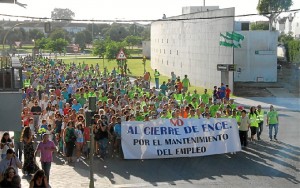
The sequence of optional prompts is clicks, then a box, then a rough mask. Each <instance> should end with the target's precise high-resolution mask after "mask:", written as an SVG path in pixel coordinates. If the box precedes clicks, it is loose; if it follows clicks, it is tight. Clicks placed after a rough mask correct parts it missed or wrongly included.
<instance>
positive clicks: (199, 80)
mask: <svg viewBox="0 0 300 188" xmlns="http://www.w3.org/2000/svg"><path fill="white" fill-rule="evenodd" d="M233 15H234V8H228V9H221V10H213V11H208V12H199V13H194V14H187V15H181V16H177V17H171V19H178V18H180V19H189V18H199V17H201V18H211V17H216V16H217V17H218V16H233ZM233 28H234V19H233V17H226V18H222V19H193V20H184V21H183V20H179V21H167V20H166V21H157V22H153V23H152V25H151V67H152V68H153V69H158V70H159V71H160V73H161V74H164V75H167V76H170V75H171V72H172V71H174V73H175V74H176V75H177V76H180V77H181V78H183V76H184V75H185V74H187V75H188V77H189V78H190V82H191V84H193V85H196V86H202V87H206V88H212V87H213V86H214V85H220V83H221V82H222V80H221V72H219V71H217V64H232V62H233V53H232V49H231V48H228V47H222V46H219V41H220V33H225V32H226V31H232V30H233ZM230 75H232V73H229V76H228V77H229V81H228V83H226V84H229V85H233V80H232V76H230Z"/></svg>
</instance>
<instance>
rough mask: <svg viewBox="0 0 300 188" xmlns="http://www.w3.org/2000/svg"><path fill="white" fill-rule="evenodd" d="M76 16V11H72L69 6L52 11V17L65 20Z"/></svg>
mask: <svg viewBox="0 0 300 188" xmlns="http://www.w3.org/2000/svg"><path fill="white" fill-rule="evenodd" d="M74 17H75V13H74V12H73V11H71V10H70V9H68V8H65V9H63V8H55V9H54V10H53V11H52V12H51V18H52V19H54V20H55V19H64V20H68V19H73V18H74Z"/></svg>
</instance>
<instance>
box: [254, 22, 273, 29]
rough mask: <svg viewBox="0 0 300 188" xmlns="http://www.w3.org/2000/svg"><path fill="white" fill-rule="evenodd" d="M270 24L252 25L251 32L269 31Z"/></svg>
mask: <svg viewBox="0 0 300 188" xmlns="http://www.w3.org/2000/svg"><path fill="white" fill-rule="evenodd" d="M268 29H269V24H268V23H251V24H250V30H268Z"/></svg>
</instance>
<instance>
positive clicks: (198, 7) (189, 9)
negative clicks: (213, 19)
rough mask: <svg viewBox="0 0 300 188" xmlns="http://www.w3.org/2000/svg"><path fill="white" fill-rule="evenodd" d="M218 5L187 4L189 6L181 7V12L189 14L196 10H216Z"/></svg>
mask: <svg viewBox="0 0 300 188" xmlns="http://www.w3.org/2000/svg"><path fill="white" fill-rule="evenodd" d="M217 9H219V6H205V7H204V6H189V7H182V14H191V13H196V12H204V11H208V10H209V11H211V10H217Z"/></svg>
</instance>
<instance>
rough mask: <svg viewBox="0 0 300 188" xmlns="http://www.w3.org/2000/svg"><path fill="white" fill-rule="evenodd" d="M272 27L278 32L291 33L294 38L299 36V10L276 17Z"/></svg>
mask: <svg viewBox="0 0 300 188" xmlns="http://www.w3.org/2000/svg"><path fill="white" fill-rule="evenodd" d="M273 27H275V28H276V30H277V31H279V33H280V34H292V35H293V37H295V38H300V12H299V11H298V12H295V13H290V14H289V16H286V17H283V18H280V17H279V18H277V19H276V20H275V22H274V24H273Z"/></svg>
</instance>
